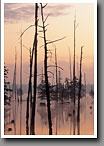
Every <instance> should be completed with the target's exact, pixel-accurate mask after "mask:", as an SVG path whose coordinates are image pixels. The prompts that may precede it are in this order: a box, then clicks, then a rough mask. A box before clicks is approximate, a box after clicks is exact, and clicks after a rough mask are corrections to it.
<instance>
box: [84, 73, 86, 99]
mask: <svg viewBox="0 0 104 146" xmlns="http://www.w3.org/2000/svg"><path fill="white" fill-rule="evenodd" d="M84 84H85V97H86V74H85V73H84Z"/></svg>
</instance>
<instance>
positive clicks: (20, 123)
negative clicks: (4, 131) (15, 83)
mask: <svg viewBox="0 0 104 146" xmlns="http://www.w3.org/2000/svg"><path fill="white" fill-rule="evenodd" d="M21 34H22V32H21ZM20 44H21V56H20V135H21V124H22V37H21V43H20Z"/></svg>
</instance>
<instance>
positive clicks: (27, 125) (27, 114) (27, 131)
mask: <svg viewBox="0 0 104 146" xmlns="http://www.w3.org/2000/svg"><path fill="white" fill-rule="evenodd" d="M31 77H32V60H31V48H30V77H29V87H28V96H27V112H26V134H27V135H28V134H29V124H28V121H29V97H31V94H32V93H31V92H32V90H31V89H32V87H31ZM31 105H32V97H31V98H30V108H31Z"/></svg>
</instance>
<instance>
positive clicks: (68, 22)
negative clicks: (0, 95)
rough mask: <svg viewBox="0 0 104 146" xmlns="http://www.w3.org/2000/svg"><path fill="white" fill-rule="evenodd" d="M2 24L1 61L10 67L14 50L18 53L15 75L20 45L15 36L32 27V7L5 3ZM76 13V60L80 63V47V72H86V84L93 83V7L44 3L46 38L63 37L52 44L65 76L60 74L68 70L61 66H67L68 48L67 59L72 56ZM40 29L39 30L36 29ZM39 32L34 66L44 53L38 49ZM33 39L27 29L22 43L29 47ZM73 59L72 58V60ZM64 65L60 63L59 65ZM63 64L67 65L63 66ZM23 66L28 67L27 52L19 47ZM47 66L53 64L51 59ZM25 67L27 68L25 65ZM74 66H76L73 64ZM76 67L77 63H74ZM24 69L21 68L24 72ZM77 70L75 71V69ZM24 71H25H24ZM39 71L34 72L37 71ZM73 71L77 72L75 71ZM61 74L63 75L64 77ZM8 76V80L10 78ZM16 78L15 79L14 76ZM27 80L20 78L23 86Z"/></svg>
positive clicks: (90, 5)
mask: <svg viewBox="0 0 104 146" xmlns="http://www.w3.org/2000/svg"><path fill="white" fill-rule="evenodd" d="M4 8H5V23H4V40H5V41H4V60H5V64H7V66H9V67H10V66H13V65H12V64H14V54H15V47H16V49H17V53H18V56H17V58H18V61H17V66H18V72H19V62H20V44H19V40H18V38H19V35H20V33H21V29H22V30H25V29H26V28H27V27H28V26H29V25H31V24H34V4H5V7H4ZM75 12H76V20H77V23H78V27H77V30H76V61H77V60H78V63H79V61H80V48H81V46H82V45H84V49H83V69H82V71H83V72H85V73H86V76H87V83H93V80H94V5H93V4H73V3H71V4H70V3H68V4H60V3H58V4H48V6H47V7H46V8H45V9H44V13H45V17H46V15H47V14H50V16H49V18H48V19H47V24H50V25H49V26H48V27H47V29H48V30H47V39H48V40H55V39H58V38H61V37H63V36H66V38H65V39H64V40H62V41H60V42H57V43H55V44H54V45H56V48H57V56H58V61H59V65H62V64H64V66H62V67H63V68H64V69H65V71H66V72H67V74H65V72H64V73H62V75H63V76H64V77H65V75H66V76H68V74H69V69H67V70H66V67H65V65H66V66H67V65H68V61H69V58H68V57H69V56H68V55H69V52H68V47H70V50H71V56H72V57H73V46H74V45H73V29H74V27H73V26H74V25H73V24H74V15H75ZM39 24H40V25H41V17H40V10H39ZM39 30H40V28H39ZM42 35H43V34H42V33H39V35H38V38H39V41H38V63H40V62H43V59H44V50H43V48H40V46H41V45H42V44H43V40H42V39H41V38H40V37H39V36H42ZM33 37H34V28H30V29H29V30H28V31H27V32H26V33H25V34H24V36H23V44H24V45H25V46H27V47H28V48H30V47H31V48H32V44H33ZM54 45H52V44H51V45H49V46H48V47H49V48H50V49H53V50H54ZM72 60H73V58H72ZM63 62H64V63H63ZM66 62H67V63H66ZM23 63H24V64H27V65H28V64H29V52H28V50H26V49H25V48H23ZM49 63H51V64H53V63H54V55H53V59H52V60H51V62H50V59H49ZM28 66H29V65H28ZM76 66H77V65H76ZM78 67H79V64H78ZM25 68H26V67H24V70H25ZM76 70H77V69H76ZM10 71H11V73H10V74H11V75H12V74H13V67H11V68H10ZM28 71H29V69H28V70H26V72H28ZM40 71H41V70H39V71H38V72H40ZM76 72H77V71H76ZM64 74H65V75H64ZM11 75H10V79H12V76H11ZM17 78H18V79H19V76H18V77H17ZM27 81H28V80H26V78H25V77H24V83H27Z"/></svg>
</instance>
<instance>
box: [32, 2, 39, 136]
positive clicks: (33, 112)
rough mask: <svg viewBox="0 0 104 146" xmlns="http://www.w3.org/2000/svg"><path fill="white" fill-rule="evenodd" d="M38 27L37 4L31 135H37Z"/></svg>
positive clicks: (36, 10)
mask: <svg viewBox="0 0 104 146" xmlns="http://www.w3.org/2000/svg"><path fill="white" fill-rule="evenodd" d="M37 26H38V4H37V3H36V4H35V38H34V41H35V44H34V46H33V47H34V51H35V52H34V56H35V58H34V98H33V103H32V114H31V134H35V129H34V127H35V123H34V121H35V109H36V88H37V42H38V41H37V35H38V33H37Z"/></svg>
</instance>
